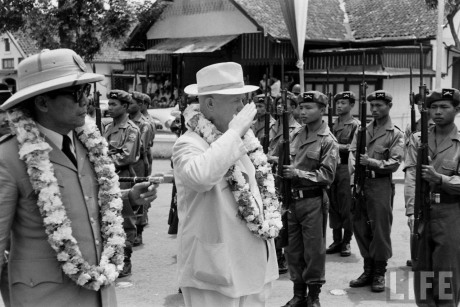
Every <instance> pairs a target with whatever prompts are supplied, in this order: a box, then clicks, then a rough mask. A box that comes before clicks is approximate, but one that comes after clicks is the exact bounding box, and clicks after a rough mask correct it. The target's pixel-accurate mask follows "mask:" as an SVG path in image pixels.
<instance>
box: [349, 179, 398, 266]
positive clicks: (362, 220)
mask: <svg viewBox="0 0 460 307" xmlns="http://www.w3.org/2000/svg"><path fill="white" fill-rule="evenodd" d="M393 194H394V189H393V185H392V182H391V178H390V177H384V178H374V179H370V178H366V183H365V184H364V197H365V201H364V202H363V203H360V204H358V205H357V207H356V208H355V210H354V214H353V230H354V235H355V238H356V242H357V243H358V247H359V251H360V253H361V256H362V257H363V258H371V259H373V260H374V261H387V260H388V259H390V258H391V256H392V248H391V237H390V235H391V225H392V223H393V204H392V199H393Z"/></svg>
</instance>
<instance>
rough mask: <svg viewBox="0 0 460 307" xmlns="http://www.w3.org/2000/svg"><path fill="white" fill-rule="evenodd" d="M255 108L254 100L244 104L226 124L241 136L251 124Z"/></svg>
mask: <svg viewBox="0 0 460 307" xmlns="http://www.w3.org/2000/svg"><path fill="white" fill-rule="evenodd" d="M256 113H257V110H256V106H255V104H254V102H251V103H248V104H246V105H245V106H244V107H243V109H241V111H240V112H238V114H237V115H234V116H233V119H232V120H231V121H230V123H229V124H228V128H229V129H232V130H234V131H236V132H237V133H238V134H239V135H240V136H241V137H243V136H244V135H245V134H246V132H247V131H248V130H249V128H250V127H251V125H252V121H253V120H254V116H256Z"/></svg>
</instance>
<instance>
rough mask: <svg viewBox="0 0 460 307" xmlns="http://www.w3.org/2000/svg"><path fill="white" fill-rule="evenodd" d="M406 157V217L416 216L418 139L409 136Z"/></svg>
mask: <svg viewBox="0 0 460 307" xmlns="http://www.w3.org/2000/svg"><path fill="white" fill-rule="evenodd" d="M408 143H409V144H408V146H407V151H406V157H405V159H404V165H405V170H406V174H405V176H404V199H405V203H406V215H407V216H409V215H413V214H414V200H415V173H416V167H417V148H418V142H417V137H416V136H414V135H412V136H411V135H409V141H408Z"/></svg>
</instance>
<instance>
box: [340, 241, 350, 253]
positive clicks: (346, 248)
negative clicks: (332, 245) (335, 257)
mask: <svg viewBox="0 0 460 307" xmlns="http://www.w3.org/2000/svg"><path fill="white" fill-rule="evenodd" d="M350 255H351V247H350V243H346V242H343V243H342V249H341V250H340V256H341V257H348V256H350Z"/></svg>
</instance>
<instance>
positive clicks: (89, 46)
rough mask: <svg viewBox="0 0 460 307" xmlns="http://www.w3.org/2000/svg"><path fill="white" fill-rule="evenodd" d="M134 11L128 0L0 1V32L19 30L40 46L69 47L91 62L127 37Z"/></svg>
mask: <svg viewBox="0 0 460 307" xmlns="http://www.w3.org/2000/svg"><path fill="white" fill-rule="evenodd" d="M137 10H138V5H133V4H130V2H129V1H128V0H108V1H107V0H57V1H56V0H55V1H52V0H0V33H3V32H5V31H11V32H15V31H22V32H24V33H26V34H27V35H28V36H29V37H30V38H32V39H34V40H35V41H36V42H37V44H38V47H39V48H50V49H55V48H59V47H61V48H70V49H73V50H75V52H77V53H78V54H80V55H81V56H82V57H83V58H84V59H85V60H86V61H90V60H92V59H93V57H94V56H95V55H96V54H97V52H98V51H99V50H100V48H101V45H102V44H103V43H105V42H108V41H111V40H117V39H120V38H123V37H125V36H126V34H127V32H128V31H129V30H130V29H131V25H132V23H133V22H135V21H136V18H137Z"/></svg>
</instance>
